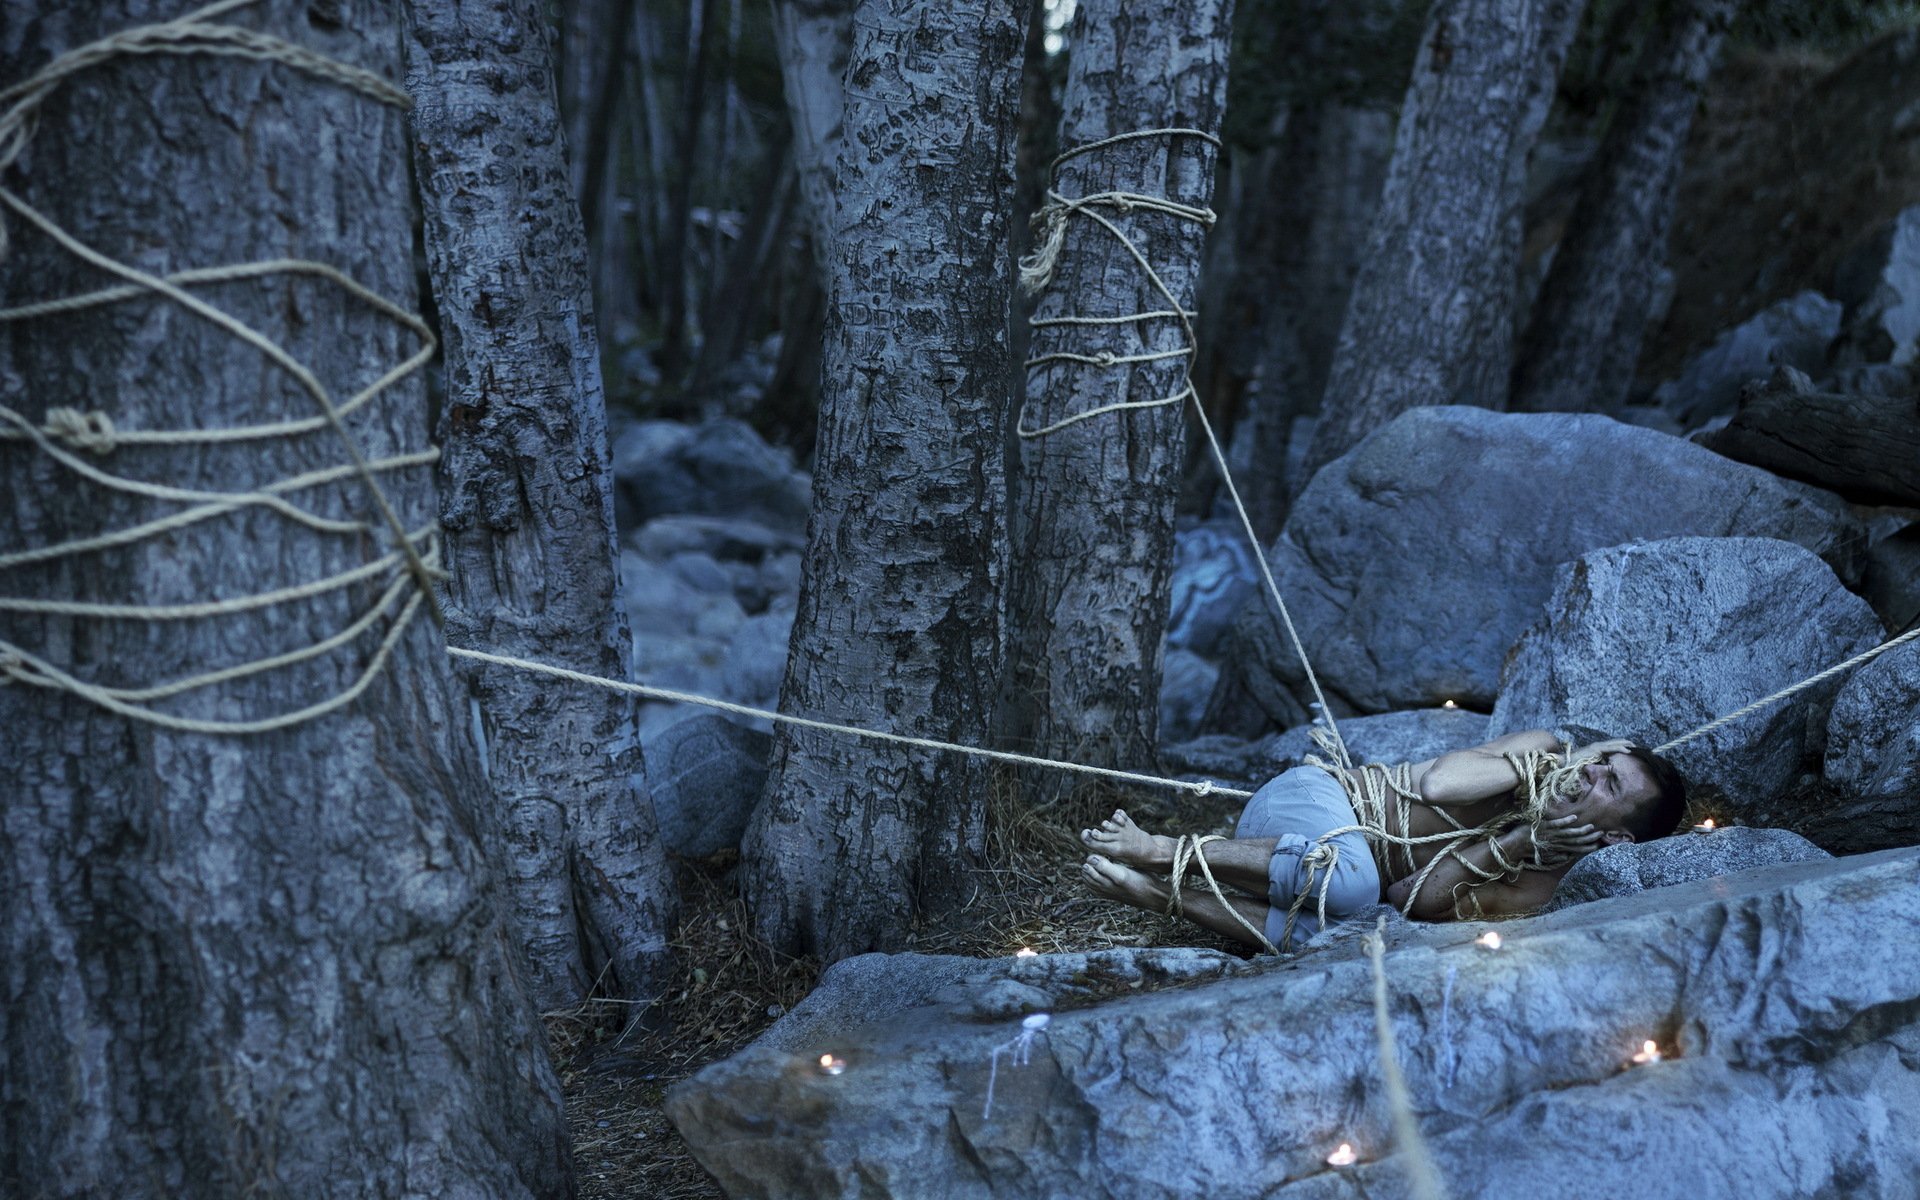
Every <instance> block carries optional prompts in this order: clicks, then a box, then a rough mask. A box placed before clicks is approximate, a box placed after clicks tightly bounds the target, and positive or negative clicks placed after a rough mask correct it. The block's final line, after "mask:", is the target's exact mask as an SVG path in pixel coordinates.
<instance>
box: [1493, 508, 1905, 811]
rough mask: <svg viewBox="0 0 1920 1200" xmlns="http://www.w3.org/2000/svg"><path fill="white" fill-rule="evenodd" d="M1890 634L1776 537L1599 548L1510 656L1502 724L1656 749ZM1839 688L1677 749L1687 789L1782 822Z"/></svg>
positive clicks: (1830, 577) (1560, 582) (1568, 571)
mask: <svg viewBox="0 0 1920 1200" xmlns="http://www.w3.org/2000/svg"><path fill="white" fill-rule="evenodd" d="M1879 640H1880V623H1879V621H1878V620H1877V619H1875V617H1874V615H1873V610H1872V609H1870V608H1868V607H1867V604H1866V602H1865V601H1864V600H1861V599H1860V598H1859V597H1858V596H1855V595H1853V594H1852V593H1850V592H1848V591H1847V590H1846V589H1845V588H1843V587H1841V586H1840V581H1839V580H1838V579H1836V578H1834V574H1833V572H1832V571H1831V570H1830V569H1828V567H1827V565H1826V564H1825V563H1823V562H1821V561H1820V560H1819V559H1818V558H1816V557H1814V556H1813V554H1811V553H1810V552H1808V551H1806V550H1804V549H1802V548H1800V547H1799V546H1795V545H1793V544H1791V543H1789V542H1781V541H1774V540H1772V539H1768V538H1670V539H1667V540H1664V541H1658V542H1640V543H1636V544H1634V545H1630V546H1615V547H1612V548H1611V549H1607V550H1596V551H1594V552H1593V553H1591V554H1586V555H1583V556H1581V557H1580V558H1579V559H1577V560H1575V561H1574V562H1572V563H1569V564H1568V565H1567V566H1565V567H1563V568H1561V570H1560V571H1559V573H1558V574H1557V576H1556V579H1555V584H1554V590H1553V595H1552V597H1551V598H1550V599H1549V600H1548V601H1547V604H1546V608H1545V610H1544V611H1543V612H1542V614H1541V616H1540V619H1539V620H1538V621H1537V622H1536V623H1535V624H1534V625H1533V626H1532V627H1531V628H1529V629H1528V630H1527V631H1526V633H1525V634H1523V635H1522V636H1521V638H1520V640H1519V641H1518V642H1517V643H1515V645H1514V648H1513V653H1512V654H1511V655H1510V656H1509V658H1508V660H1507V669H1506V672H1505V675H1504V676H1503V680H1502V687H1501V692H1500V701H1499V703H1498V704H1497V705H1495V707H1494V710H1493V730H1492V731H1493V733H1494V734H1495V735H1496V736H1498V735H1500V734H1505V733H1511V732H1513V731H1515V730H1520V729H1532V728H1542V727H1554V726H1557V725H1561V724H1564V723H1567V722H1572V723H1575V724H1579V725H1585V726H1590V727H1592V728H1594V729H1597V730H1603V731H1606V732H1610V733H1613V734H1616V735H1618V736H1621V737H1632V738H1635V739H1637V740H1639V741H1642V742H1645V743H1646V744H1648V745H1658V744H1660V743H1662V742H1665V741H1667V740H1668V739H1669V738H1675V737H1678V736H1680V735H1681V734H1684V733H1688V732H1690V731H1692V730H1694V729H1696V728H1698V727H1700V726H1701V725H1704V724H1705V723H1707V722H1708V721H1711V720H1713V719H1714V718H1716V717H1720V716H1723V715H1725V714H1728V713H1731V712H1733V711H1734V710H1736V709H1738V708H1741V707H1743V706H1744V705H1746V704H1748V703H1749V702H1751V701H1754V700H1757V699H1759V698H1760V697H1762V696H1765V695H1768V694H1769V693H1771V692H1774V691H1776V690H1778V689H1779V688H1782V687H1785V686H1786V685H1788V684H1791V683H1795V682H1797V681H1799V680H1801V679H1803V678H1805V677H1807V676H1809V675H1812V674H1814V673H1816V672H1818V671H1821V670H1824V669H1825V668H1827V667H1829V666H1832V665H1833V664H1834V663H1836V662H1839V661H1841V660H1843V659H1845V658H1847V657H1849V656H1851V655H1853V654H1857V653H1859V652H1860V651H1862V650H1865V649H1867V648H1868V647H1871V646H1873V645H1874V644H1875V643H1877V642H1878V641H1879ZM1838 689H1839V681H1837V680H1835V681H1831V682H1829V683H1826V684H1822V685H1821V686H1819V687H1816V688H1812V689H1810V690H1808V691H1805V692H1802V693H1800V694H1798V695H1797V696H1794V697H1793V698H1792V699H1791V700H1790V701H1789V702H1787V703H1782V704H1776V705H1774V706H1773V707H1771V708H1768V709H1764V710H1762V711H1760V712H1757V713H1754V714H1753V715H1751V716H1748V717H1746V718H1743V719H1742V720H1740V721H1738V722H1735V723H1733V724H1730V725H1726V726H1723V727H1722V728H1721V729H1719V730H1717V731H1715V732H1714V733H1711V734H1708V735H1707V736H1705V737H1702V738H1699V739H1697V740H1694V741H1692V742H1689V743H1687V744H1686V745H1683V746H1681V747H1679V748H1678V749H1676V750H1675V751H1674V752H1673V754H1672V758H1673V761H1674V764H1675V765H1676V766H1678V767H1679V768H1680V771H1681V774H1682V775H1684V776H1686V778H1687V780H1688V781H1689V783H1691V784H1707V785H1711V786H1712V787H1714V788H1716V789H1718V790H1719V791H1721V792H1724V793H1725V796H1726V802H1727V803H1728V804H1729V805H1730V806H1731V810H1732V811H1733V812H1734V813H1735V814H1737V816H1738V817H1739V820H1740V822H1741V823H1742V824H1748V825H1771V824H1793V825H1794V826H1795V827H1801V822H1799V821H1797V820H1795V821H1787V820H1783V819H1780V818H1781V816H1782V814H1781V811H1780V806H1781V804H1782V802H1783V801H1784V800H1785V799H1786V792H1787V790H1788V789H1789V788H1790V787H1791V786H1793V785H1794V784H1795V783H1797V782H1798V780H1799V778H1800V776H1801V774H1802V773H1803V772H1804V771H1807V770H1808V769H1809V768H1811V767H1813V766H1814V765H1815V764H1817V763H1818V761H1819V757H1820V753H1821V750H1822V749H1823V747H1824V745H1825V741H1826V720H1827V709H1828V708H1829V706H1831V704H1832V703H1833V696H1834V693H1835V692H1836V691H1837V690H1838Z"/></svg>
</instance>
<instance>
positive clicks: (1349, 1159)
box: [1327, 1142, 1360, 1167]
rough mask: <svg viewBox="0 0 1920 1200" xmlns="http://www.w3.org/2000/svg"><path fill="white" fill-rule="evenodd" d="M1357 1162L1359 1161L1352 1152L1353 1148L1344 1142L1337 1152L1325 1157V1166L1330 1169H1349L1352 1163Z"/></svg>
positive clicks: (1357, 1156)
mask: <svg viewBox="0 0 1920 1200" xmlns="http://www.w3.org/2000/svg"><path fill="white" fill-rule="evenodd" d="M1359 1161H1360V1156H1359V1155H1358V1154H1355V1153H1354V1152H1353V1147H1352V1146H1349V1145H1348V1144H1347V1143H1345V1142H1341V1143H1340V1148H1339V1149H1338V1150H1335V1151H1334V1152H1333V1153H1332V1154H1329V1155H1327V1165H1328V1166H1330V1167H1350V1166H1352V1165H1353V1164H1354V1163H1357V1162H1359Z"/></svg>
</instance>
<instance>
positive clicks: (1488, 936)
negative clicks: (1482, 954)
mask: <svg viewBox="0 0 1920 1200" xmlns="http://www.w3.org/2000/svg"><path fill="white" fill-rule="evenodd" d="M1473 940H1474V943H1475V944H1476V945H1481V946H1485V947H1486V948H1487V949H1489V950H1498V949H1499V948H1500V935H1499V934H1498V933H1495V932H1494V931H1493V930H1491V929H1489V930H1487V931H1486V932H1485V933H1483V934H1481V935H1480V936H1479V937H1477V938H1475V939H1473Z"/></svg>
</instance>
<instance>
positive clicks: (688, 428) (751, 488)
mask: <svg viewBox="0 0 1920 1200" xmlns="http://www.w3.org/2000/svg"><path fill="white" fill-rule="evenodd" d="M613 475H614V483H615V485H616V486H615V489H614V492H615V499H616V501H617V503H618V505H619V507H620V510H621V511H620V512H619V514H618V516H619V518H620V526H621V528H623V529H631V528H635V527H637V526H639V525H641V524H643V523H645V522H647V521H650V520H652V519H653V518H655V517H660V516H667V515H672V514H681V513H691V514H696V515H701V516H710V517H738V518H744V519H746V520H750V521H753V522H756V523H758V524H760V525H764V526H766V527H767V528H769V529H773V530H778V531H782V532H785V533H788V534H803V533H804V532H805V530H806V524H807V509H808V506H809V504H810V502H811V499H812V490H813V489H812V484H811V483H810V482H809V481H808V478H807V475H806V473H805V472H803V471H797V470H795V469H794V466H793V463H792V461H791V460H790V459H789V458H788V457H787V455H786V454H785V453H784V452H782V451H780V450H777V449H775V448H774V447H772V446H769V445H767V443H765V442H764V441H761V440H760V435H759V434H757V433H755V432H754V431H753V428H752V427H751V426H749V425H748V424H747V423H746V422H744V421H737V420H733V419H731V418H721V419H718V420H713V421H708V422H705V423H704V424H700V425H683V424H681V423H679V422H677V421H636V422H634V423H633V424H631V425H628V426H627V427H626V428H625V429H623V430H621V431H620V433H619V434H618V436H617V437H616V438H615V439H614V443H613Z"/></svg>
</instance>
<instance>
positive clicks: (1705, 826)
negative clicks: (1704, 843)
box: [1693, 817, 1714, 833]
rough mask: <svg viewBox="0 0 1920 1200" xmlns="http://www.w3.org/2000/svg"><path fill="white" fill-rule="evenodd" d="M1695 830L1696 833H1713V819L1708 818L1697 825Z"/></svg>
mask: <svg viewBox="0 0 1920 1200" xmlns="http://www.w3.org/2000/svg"><path fill="white" fill-rule="evenodd" d="M1693 829H1694V832H1695V833H1712V832H1713V829H1714V825H1713V818H1712V817H1708V818H1707V819H1706V820H1704V821H1702V822H1700V823H1699V824H1698V825H1695V826H1694V827H1693Z"/></svg>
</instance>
